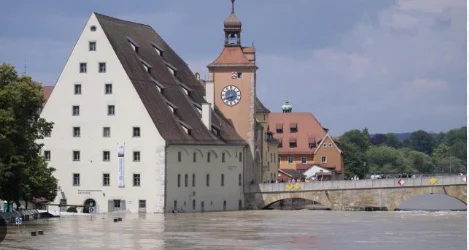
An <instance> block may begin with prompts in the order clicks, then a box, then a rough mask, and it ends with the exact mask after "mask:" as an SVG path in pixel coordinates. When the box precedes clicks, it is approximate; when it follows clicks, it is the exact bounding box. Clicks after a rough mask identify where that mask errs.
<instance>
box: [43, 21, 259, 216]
mask: <svg viewBox="0 0 469 250" xmlns="http://www.w3.org/2000/svg"><path fill="white" fill-rule="evenodd" d="M45 92H46V90H45ZM207 92H208V94H207ZM211 94H213V92H212V93H211ZM209 95H210V91H209V90H206V89H204V87H203V86H202V85H201V84H200V82H199V81H198V80H197V79H196V77H195V76H194V74H193V73H192V72H191V71H190V70H189V68H188V67H187V65H186V63H185V62H184V61H182V59H181V58H180V57H179V56H177V54H176V53H175V52H174V51H173V50H172V49H171V47H169V45H168V44H167V43H166V42H165V41H164V40H163V39H162V38H161V37H160V36H159V35H158V34H157V33H156V32H155V31H154V30H153V29H152V28H151V27H150V26H147V25H144V24H138V23H132V22H128V21H124V20H119V19H116V18H112V17H108V16H104V15H101V14H97V13H93V14H92V15H91V17H90V18H89V20H88V22H87V24H86V26H85V28H84V29H83V32H82V34H81V35H80V37H79V39H78V41H77V43H76V45H75V47H74V48H73V51H72V53H71V55H70V57H69V59H68V61H67V63H66V65H65V66H64V68H63V71H62V73H61V75H60V77H59V79H58V81H57V83H56V85H55V87H54V89H53V90H52V92H51V93H50V95H49V97H48V99H47V102H46V104H45V106H44V108H43V110H42V113H41V117H43V118H45V119H46V120H48V121H51V122H53V123H54V128H53V130H52V132H51V134H49V135H46V137H45V138H44V139H43V140H42V141H41V142H42V143H44V148H43V154H44V157H45V158H46V160H48V161H49V164H50V166H52V167H54V168H56V169H57V170H56V172H55V175H56V177H57V178H58V180H59V185H60V190H59V195H58V197H57V199H56V201H55V202H54V203H55V204H58V203H62V204H67V205H68V206H71V205H77V206H80V205H89V206H93V207H95V209H96V210H97V211H98V212H110V211H116V210H128V211H131V212H137V211H139V212H169V211H173V210H184V211H221V210H234V209H239V208H240V207H242V206H243V204H242V203H243V199H244V196H243V188H242V184H244V183H242V182H241V185H240V179H241V180H242V179H243V174H244V169H245V168H249V167H248V166H246V155H247V154H248V152H249V150H248V147H247V145H248V144H247V143H246V142H245V140H244V139H243V138H242V137H240V136H239V135H238V133H237V132H236V130H235V128H234V127H233V126H232V125H231V123H230V121H228V120H227V119H226V118H225V117H224V116H223V114H222V113H221V112H220V111H219V110H218V109H216V108H213V105H215V103H213V102H211V101H212V100H213V98H214V97H210V96H209ZM251 168H252V167H251Z"/></svg>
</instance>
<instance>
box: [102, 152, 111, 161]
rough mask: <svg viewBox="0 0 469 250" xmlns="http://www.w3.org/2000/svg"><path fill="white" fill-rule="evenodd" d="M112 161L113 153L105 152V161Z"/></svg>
mask: <svg viewBox="0 0 469 250" xmlns="http://www.w3.org/2000/svg"><path fill="white" fill-rule="evenodd" d="M110 160H111V151H103V161H110Z"/></svg>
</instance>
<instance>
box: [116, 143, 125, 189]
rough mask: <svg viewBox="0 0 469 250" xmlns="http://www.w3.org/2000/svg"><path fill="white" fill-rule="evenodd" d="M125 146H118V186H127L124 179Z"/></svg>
mask: <svg viewBox="0 0 469 250" xmlns="http://www.w3.org/2000/svg"><path fill="white" fill-rule="evenodd" d="M124 167H125V166H124V146H122V145H118V146H117V187H120V188H123V187H124V186H125V179H124Z"/></svg>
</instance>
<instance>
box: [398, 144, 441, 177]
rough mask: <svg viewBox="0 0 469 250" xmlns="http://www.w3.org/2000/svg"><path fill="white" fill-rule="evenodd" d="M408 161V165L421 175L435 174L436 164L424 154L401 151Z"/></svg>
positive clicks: (413, 151)
mask: <svg viewBox="0 0 469 250" xmlns="http://www.w3.org/2000/svg"><path fill="white" fill-rule="evenodd" d="M401 152H402V153H403V155H404V157H405V159H406V161H407V164H408V165H409V166H410V167H411V168H412V169H415V170H416V171H418V172H419V173H433V171H434V168H435V164H434V162H433V160H432V158H431V157H430V156H429V155H427V154H425V153H422V152H418V151H415V150H407V151H401Z"/></svg>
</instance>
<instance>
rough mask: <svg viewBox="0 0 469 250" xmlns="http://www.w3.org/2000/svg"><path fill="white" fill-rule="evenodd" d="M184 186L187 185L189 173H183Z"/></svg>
mask: <svg viewBox="0 0 469 250" xmlns="http://www.w3.org/2000/svg"><path fill="white" fill-rule="evenodd" d="M184 186H185V187H187V186H189V175H188V174H185V175H184Z"/></svg>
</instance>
